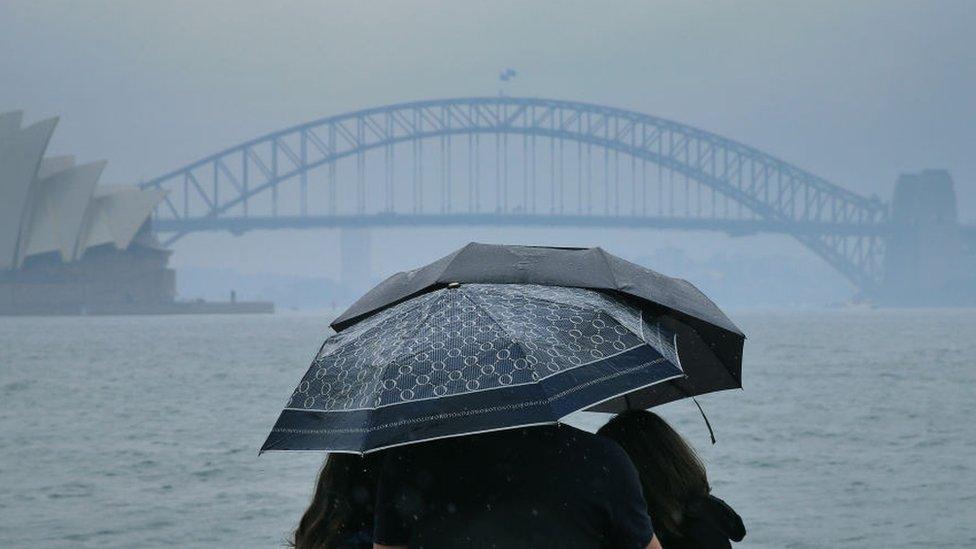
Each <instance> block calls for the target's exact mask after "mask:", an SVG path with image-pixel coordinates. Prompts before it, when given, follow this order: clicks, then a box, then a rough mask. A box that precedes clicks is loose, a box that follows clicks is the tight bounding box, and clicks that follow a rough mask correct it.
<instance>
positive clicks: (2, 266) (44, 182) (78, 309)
mask: <svg viewBox="0 0 976 549" xmlns="http://www.w3.org/2000/svg"><path fill="white" fill-rule="evenodd" d="M21 118H22V114H21V113H20V112H9V113H3V114H0V314H84V313H91V314H97V313H100V312H138V310H139V309H140V308H142V309H146V308H147V307H149V308H150V309H151V308H152V307H154V306H160V305H166V304H170V303H172V302H173V301H174V298H175V274H174V272H173V270H172V269H169V268H167V263H168V261H169V254H170V252H169V251H168V250H165V249H163V248H162V246H160V244H159V242H158V241H157V240H156V238H155V236H154V234H153V232H152V230H151V226H150V225H151V221H150V215H151V213H152V211H153V208H155V206H156V205H157V204H158V203H159V201H160V200H162V199H163V197H164V196H165V193H164V191H160V190H155V189H153V190H150V189H139V188H136V187H122V186H107V187H97V183H98V179H99V177H100V176H101V174H102V170H103V169H104V167H105V162H104V161H99V162H92V163H89V164H82V165H75V162H74V158H72V157H69V156H60V157H47V158H46V157H44V153H45V151H46V149H47V145H48V142H49V140H50V138H51V135H52V134H53V133H54V128H55V126H56V125H57V119H56V118H52V119H48V120H44V121H41V122H38V123H36V124H33V125H30V126H27V127H21Z"/></svg>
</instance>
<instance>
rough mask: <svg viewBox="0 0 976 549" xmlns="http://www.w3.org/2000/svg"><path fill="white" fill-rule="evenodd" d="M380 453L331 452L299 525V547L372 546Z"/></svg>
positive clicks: (294, 542)
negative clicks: (363, 454)
mask: <svg viewBox="0 0 976 549" xmlns="http://www.w3.org/2000/svg"><path fill="white" fill-rule="evenodd" d="M379 454H380V453H373V454H367V455H365V456H359V455H355V454H330V455H329V457H328V458H327V459H326V460H325V465H323V466H322V471H321V473H319V480H318V484H317V485H316V487H315V494H314V495H313V496H312V503H311V504H310V505H309V506H308V510H306V511H305V514H304V515H303V516H302V520H301V521H300V522H299V523H298V528H297V529H295V537H294V539H293V540H292V542H291V545H292V547H295V548H296V549H339V548H342V549H371V548H372V547H373V504H374V501H375V497H376V482H377V479H378V477H379V469H380V465H381V464H382V461H381V458H380V455H379Z"/></svg>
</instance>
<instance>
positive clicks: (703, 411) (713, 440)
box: [691, 397, 715, 444]
mask: <svg viewBox="0 0 976 549" xmlns="http://www.w3.org/2000/svg"><path fill="white" fill-rule="evenodd" d="M691 400H692V401H694V403H695V406H698V412H699V413H700V414H701V417H702V419H704V420H705V427H708V436H709V437H711V439H712V444H715V431H713V430H712V424H711V423H709V421H708V416H706V415H705V410H703V409H702V406H701V404H699V403H698V399H697V398H695V397H691Z"/></svg>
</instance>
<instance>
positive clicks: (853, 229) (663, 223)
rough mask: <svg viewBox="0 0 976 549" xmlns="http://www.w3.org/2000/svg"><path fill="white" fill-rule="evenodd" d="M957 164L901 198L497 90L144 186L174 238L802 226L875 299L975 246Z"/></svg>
mask: <svg viewBox="0 0 976 549" xmlns="http://www.w3.org/2000/svg"><path fill="white" fill-rule="evenodd" d="M941 174H943V175H944V177H942V179H944V180H945V181H942V182H940V181H936V182H935V183H934V185H935V186H936V187H938V189H939V190H938V192H935V193H934V194H933V193H930V192H928V191H927V190H926V189H925V188H924V187H923V188H921V190H920V188H919V185H917V184H916V183H919V182H918V181H908V182H906V183H905V184H904V185H902V182H901V181H899V185H898V188H896V193H895V194H896V196H895V199H894V200H893V201H892V202H893V203H894V206H893V204H892V203H888V202H884V201H882V200H881V199H879V198H877V197H865V196H861V195H860V194H857V193H855V192H851V191H849V190H847V189H845V188H844V187H842V186H839V185H836V184H834V183H831V182H829V181H827V180H825V179H823V178H821V177H818V176H817V175H814V174H813V173H810V172H808V171H805V170H803V169H800V168H798V167H796V166H794V165H792V164H790V163H788V162H786V161H784V160H781V159H778V158H775V157H773V156H771V155H769V154H766V153H764V152H762V151H760V150H757V149H755V148H753V147H750V146H748V145H745V144H742V143H739V142H736V141H733V140H731V139H728V138H726V137H722V136H719V135H716V134H714V133H710V132H707V131H704V130H701V129H697V128H693V127H690V126H687V125H684V124H681V123H678V122H674V121H671V120H666V119H662V118H658V117H655V116H650V115H647V114H643V113H639V112H634V111H629V110H623V109H618V108H612V107H606V106H600V105H594V104H589V103H581V102H572V101H558V100H550V99H537V98H516V97H480V98H457V99H440V100H430V101H417V102H411V103H402V104H395V105H388V106H383V107H377V108H372V109H365V110H360V111H356V112H349V113H345V114H339V115H335V116H331V117H328V118H323V119H320V120H315V121H312V122H308V123H305V124H301V125H298V126H294V127H290V128H287V129H284V130H281V131H277V132H274V133H270V134H267V135H263V136H261V137H258V138H256V139H253V140H250V141H247V142H245V143H241V144H239V145H236V146H234V147H231V148H229V149H226V150H223V151H221V152H218V153H216V154H213V155H210V156H207V157H205V158H202V159H200V160H198V161H196V162H193V163H192V164H189V165H187V166H184V167H181V168H179V169H176V170H173V171H171V172H169V173H166V174H164V175H162V176H160V177H157V178H155V179H152V180H150V181H146V182H144V183H142V184H141V186H142V187H144V188H146V187H158V188H160V189H164V190H166V191H168V194H167V196H166V198H165V199H164V200H163V201H162V202H161V203H160V205H159V206H157V208H156V212H155V215H154V221H153V223H154V227H155V229H156V231H158V232H160V233H164V234H165V235H166V236H165V238H164V242H165V243H167V244H169V243H172V242H174V241H175V240H177V239H179V238H181V237H183V236H184V235H187V234H189V233H191V232H196V231H230V232H233V233H236V234H239V233H243V232H246V231H249V230H255V229H281V228H293V229H294V228H311V227H335V228H343V229H363V228H370V227H391V226H409V227H421V226H465V225H467V226H474V225H495V226H505V225H508V226H539V227H557V226H562V227H567V226H569V227H620V228H648V229H685V230H715V231H721V232H725V233H728V234H733V235H745V234H752V233H759V232H768V233H781V234H787V235H790V236H792V237H794V238H795V239H796V240H797V241H799V242H800V243H801V244H802V245H804V246H806V247H807V248H809V249H810V250H812V251H813V252H814V253H815V254H817V255H818V256H819V257H821V258H823V259H824V260H825V261H826V262H827V263H829V264H830V265H831V266H832V267H833V268H835V269H836V270H837V271H839V272H840V273H841V274H842V275H843V276H844V277H846V278H847V279H848V280H849V281H850V282H851V283H852V284H853V285H854V286H855V287H856V288H857V289H858V290H859V292H860V293H861V294H863V295H866V296H872V295H879V294H881V293H883V292H884V291H885V289H886V288H887V289H888V290H890V291H894V290H899V289H904V290H910V288H909V287H910V286H913V285H915V286H917V285H918V284H919V283H920V282H919V280H922V279H926V280H927V278H926V275H924V274H921V275H920V274H918V273H914V274H911V275H910V276H908V275H905V273H903V272H901V271H902V270H903V269H905V268H909V267H910V268H911V269H918V268H919V267H918V264H919V263H920V262H921V263H925V262H926V261H927V259H926V258H925V257H920V256H919V253H921V252H919V250H918V249H917V248H919V246H920V243H921V242H922V240H924V239H926V238H934V237H938V236H939V235H940V234H941V233H940V231H943V232H945V231H948V232H947V234H949V235H950V236H949V240H951V241H952V242H955V240H953V239H956V240H958V246H956V247H958V248H959V250H966V249H967V247H968V248H969V251H970V252H971V248H972V241H973V231H972V228H971V227H959V226H958V224H957V223H956V220H955V195H954V191H953V189H952V182H951V179H948V175H947V174H945V172H941ZM923 175H924V173H923ZM939 175H940V173H931V172H929V173H927V176H928V178H929V179H932V178H933V177H934V178H935V179H939ZM911 177H916V178H918V177H922V175H919V176H911ZM923 179H924V178H923ZM921 184H923V185H924V182H922V183H921ZM902 186H904V187H905V189H901V187H902ZM900 191H901V192H902V195H903V196H901V198H900V199H899V197H898V193H899V192H900ZM946 192H948V193H949V194H951V196H948V195H946ZM940 193H941V194H940ZM930 195H932V196H935V198H934V199H927V198H925V197H929V198H931V196H930ZM943 195H946V196H943ZM920 196H921V197H922V200H921V202H922V203H921V204H920V203H919V197H920ZM950 210H951V211H950ZM949 218H951V219H949ZM920 225H921V227H920ZM929 225H933V227H934V228H932V227H929ZM943 226H945V227H943ZM943 229H944V230H943ZM920 231H921V232H920ZM926 231H927V232H926ZM920 239H921V240H920ZM950 244H951V245H955V244H952V243H950ZM923 247H924V246H923ZM957 251H958V250H956V249H955V248H952V249H950V250H948V251H947V252H945V253H943V252H938V254H939V257H941V256H943V255H945V254H946V253H948V254H949V255H953V254H956V253H957ZM925 253H930V252H925ZM964 255H965V253H964ZM952 262H953V261H952V260H950V263H952ZM951 270H952V269H950V271H951ZM893 271H898V272H893ZM947 276H951V274H950V275H947ZM929 278H931V277H929ZM937 278H938V277H937ZM943 278H944V277H943ZM901 287H903V288H901Z"/></svg>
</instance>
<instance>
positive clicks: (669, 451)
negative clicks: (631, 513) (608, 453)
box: [597, 410, 746, 549]
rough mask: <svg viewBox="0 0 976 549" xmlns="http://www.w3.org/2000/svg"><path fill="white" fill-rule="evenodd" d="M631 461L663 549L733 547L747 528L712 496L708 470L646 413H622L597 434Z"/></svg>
mask: <svg viewBox="0 0 976 549" xmlns="http://www.w3.org/2000/svg"><path fill="white" fill-rule="evenodd" d="M597 434H599V435H601V436H605V437H607V438H609V439H612V440H613V441H615V442H616V443H617V444H619V445H620V446H621V447H622V448H623V449H624V451H626V452H627V455H629V456H630V459H631V460H633V463H634V465H635V466H636V468H637V472H638V474H639V475H640V483H641V486H642V488H643V492H644V499H645V500H646V501H647V512H648V514H649V515H650V516H651V520H652V521H654V525H655V527H656V529H657V533H658V537H659V539H660V540H661V544H662V545H663V546H664V547H665V549H684V548H695V549H712V548H730V547H731V546H732V544H731V543H730V540H731V541H736V542H738V541H742V538H743V537H745V535H746V530H745V526H744V525H743V523H742V519H741V518H740V517H739V515H738V513H736V512H735V511H734V510H733V509H732V507H730V506H729V505H728V504H726V503H725V502H724V501H722V500H721V499H719V498H717V497H715V496H713V495H712V494H711V487H710V486H709V484H708V476H707V474H706V473H705V466H704V464H703V463H702V461H701V459H700V458H699V457H698V455H697V454H696V453H695V451H694V449H692V447H691V446H690V445H689V444H688V443H687V442H686V441H685V440H684V439H683V438H682V437H681V435H679V434H678V433H677V431H675V430H674V429H672V428H671V426H670V425H668V423H667V422H666V421H664V419H662V418H661V417H659V416H658V415H657V414H654V413H653V412H649V411H646V410H632V411H627V412H623V413H621V414H619V415H617V416H616V417H614V418H613V419H611V420H610V422H609V423H607V424H606V425H604V426H603V427H602V428H600V430H599V431H597Z"/></svg>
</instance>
